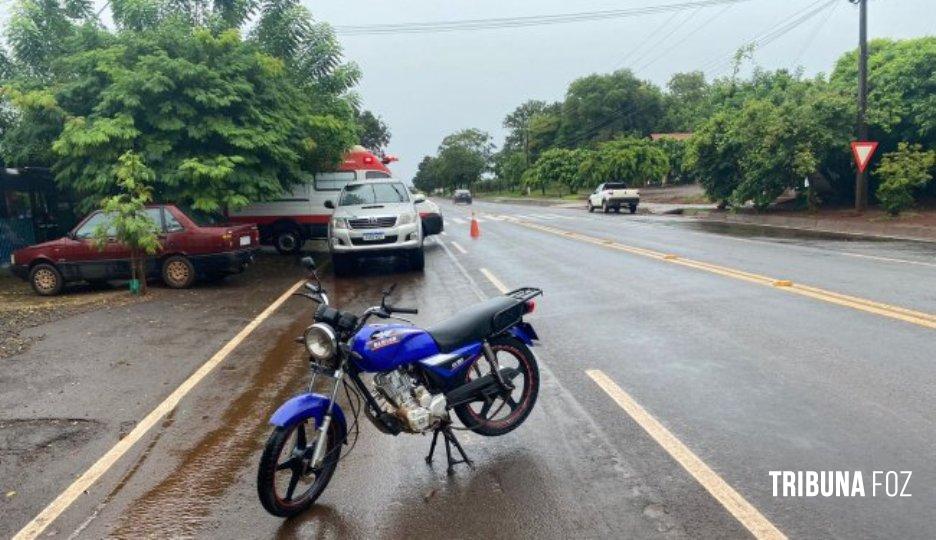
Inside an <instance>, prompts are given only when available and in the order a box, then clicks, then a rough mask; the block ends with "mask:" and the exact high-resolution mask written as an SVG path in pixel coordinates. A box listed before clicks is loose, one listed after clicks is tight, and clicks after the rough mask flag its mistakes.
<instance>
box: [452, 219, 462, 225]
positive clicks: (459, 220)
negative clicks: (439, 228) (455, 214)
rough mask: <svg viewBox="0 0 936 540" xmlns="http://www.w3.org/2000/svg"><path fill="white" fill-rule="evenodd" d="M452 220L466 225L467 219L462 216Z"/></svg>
mask: <svg viewBox="0 0 936 540" xmlns="http://www.w3.org/2000/svg"><path fill="white" fill-rule="evenodd" d="M452 221H454V222H455V223H457V224H458V225H464V224H465V220H464V219H462V218H452Z"/></svg>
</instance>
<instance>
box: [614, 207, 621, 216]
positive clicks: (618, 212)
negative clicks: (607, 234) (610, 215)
mask: <svg viewBox="0 0 936 540" xmlns="http://www.w3.org/2000/svg"><path fill="white" fill-rule="evenodd" d="M614 213H615V214H620V213H621V207H620V206H615V207H614Z"/></svg>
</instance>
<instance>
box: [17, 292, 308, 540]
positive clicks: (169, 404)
mask: <svg viewBox="0 0 936 540" xmlns="http://www.w3.org/2000/svg"><path fill="white" fill-rule="evenodd" d="M303 283H305V281H298V282H296V284H295V285H293V286H291V287H290V288H289V289H287V290H286V292H284V293H283V294H282V296H280V297H279V298H277V299H276V300H275V301H274V302H273V303H272V304H270V305H269V306H267V308H266V309H264V310H263V311H262V312H261V313H260V314H259V315H257V316H256V318H254V320H252V321H250V323H249V324H247V326H245V327H244V328H243V329H241V331H240V332H238V333H237V335H236V336H234V337H233V338H232V339H231V341H228V342H227V343H226V344H225V345H224V347H221V349H220V350H219V351H218V352H216V353H215V354H214V356H212V357H211V358H209V359H208V361H207V362H205V363H204V364H202V366H201V367H200V368H198V370H197V371H195V373H192V374H191V375H190V376H189V378H188V379H185V381H184V382H183V383H182V384H181V385H179V387H178V388H176V389H175V390H174V391H173V392H172V393H171V394H169V397H167V398H166V399H164V400H163V402H162V403H160V404H159V405H157V406H156V408H155V409H153V410H152V412H150V413H149V414H148V415H146V417H145V418H143V420H141V421H140V423H139V424H137V425H136V427H135V428H133V430H132V431H131V432H130V433H129V434H127V436H125V437H124V438H123V439H120V441H119V442H117V444H115V445H114V446H113V447H112V448H111V449H110V450H108V451H107V453H106V454H104V455H103V456H101V458H100V459H98V460H97V462H96V463H95V464H94V465H92V466H91V467H90V468H89V469H88V470H86V471H85V472H84V474H82V475H81V476H79V477H78V479H77V480H75V481H74V482H72V484H71V485H70V486H68V487H67V488H66V489H65V491H63V492H62V493H61V494H60V495H59V496H58V497H56V498H55V500H54V501H52V502H51V503H49V505H48V506H46V507H45V509H43V510H42V512H39V515H37V516H36V517H34V518H33V519H32V521H30V522H29V523H27V524H26V526H25V527H23V528H22V530H20V532H18V533H16V536H14V537H13V540H27V539H29V540H31V539H33V538H36V537H37V536H39V535H40V534H42V531H44V530H45V528H46V527H48V526H49V525H51V524H52V522H53V521H55V519H56V518H57V517H58V516H59V515H61V514H62V512H64V511H65V510H66V509H67V508H68V507H69V506H71V504H72V503H73V502H75V499H77V498H78V497H80V496H81V494H82V493H84V492H85V491H87V490H88V489H89V488H90V487H91V485H92V484H94V482H96V481H97V480H98V479H99V478H100V477H101V476H102V475H103V474H104V473H106V472H107V471H108V470H109V469H110V468H111V467H112V466H113V465H114V463H116V462H117V460H119V459H120V458H121V457H122V456H123V455H124V454H125V453H127V451H128V450H130V448H131V447H132V446H133V445H134V444H135V443H136V442H137V441H139V440H140V439H141V438H143V436H144V435H146V433H147V432H148V431H149V430H150V429H151V428H152V427H153V426H154V425H156V424H157V423H159V422H160V421H161V420H162V419H163V417H165V416H166V415H167V414H169V413H170V412H171V411H172V410H173V409H175V408H176V406H177V405H178V404H179V402H180V401H182V398H184V397H185V396H186V394H188V393H189V392H190V391H191V390H192V389H193V388H195V386H196V385H198V383H199V382H201V381H202V379H204V378H205V377H206V376H207V375H208V374H209V373H211V371H212V370H214V368H216V367H217V366H218V364H220V363H221V362H223V361H224V359H225V358H227V357H228V355H229V354H231V351H233V350H234V349H235V348H236V347H237V346H238V345H240V344H241V342H243V341H244V340H245V339H246V338H247V336H249V335H250V334H251V333H252V332H253V331H254V330H256V329H257V327H258V326H260V324H261V323H262V322H263V321H265V320H266V319H267V318H268V317H269V316H270V315H272V314H273V312H274V311H276V310H277V308H279V307H280V306H281V305H282V304H283V302H285V301H286V300H287V299H289V297H290V295H292V293H294V292H296V289H298V288H299V287H301V286H302V284H303Z"/></svg>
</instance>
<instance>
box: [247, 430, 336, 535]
mask: <svg viewBox="0 0 936 540" xmlns="http://www.w3.org/2000/svg"><path fill="white" fill-rule="evenodd" d="M300 429H301V430H302V432H303V439H305V443H306V444H304V445H300V444H299V443H300V439H299V437H298V432H299V430H300ZM306 431H310V432H313V433H317V432H315V431H314V430H313V428H312V425H311V422H310V423H306V422H299V423H297V424H295V425H293V426H288V427H277V428H276V429H274V430H273V433H272V434H270V438H269V439H267V443H266V447H264V449H263V455H261V456H260V467H259V468H258V470H257V495H259V496H260V504H262V505H263V508H264V509H265V510H266V511H267V512H269V513H271V514H273V515H274V516H278V517H292V516H296V515H298V514H301V513H302V512H305V511H306V510H308V509H309V507H310V506H312V505H313V504H315V501H316V500H318V498H319V496H320V495H321V494H322V492H323V491H325V488H326V487H328V482H329V481H330V480H331V477H332V475H333V474H334V473H335V468H336V467H337V466H338V460H339V459H340V457H341V455H340V454H341V444H342V442H343V441H341V440H340V438H341V437H340V435H339V431H338V423H337V422H334V421H332V423H331V425H330V426H329V428H328V446H327V447H326V454H325V460H324V462H323V463H322V466H321V468H320V469H319V471H318V472H317V473H311V472H310V473H308V474H303V471H302V469H304V468H305V467H306V466H308V463H305V462H303V460H301V459H297V457H296V455H297V454H299V453H301V452H300V451H299V449H300V448H302V449H304V448H307V447H309V446H311V445H312V444H313V442H314V441H309V440H308V439H307V438H306V435H305V433H306ZM293 433H297V437H296V441H295V445H293V447H292V448H291V449H290V450H289V453H290V455H291V457H290V459H288V460H283V461H280V456H281V454H282V453H283V449H284V446H285V445H286V444H287V443H288V442H290V441H291V440H292V439H293V437H292V435H293ZM294 460H296V461H294ZM290 462H293V465H292V466H288V467H283V466H284V465H287V464H288V463H290ZM300 467H301V468H300ZM278 472H280V473H284V474H287V475H289V477H290V481H289V482H287V485H286V491H285V493H283V495H286V496H285V497H280V494H279V493H278V490H277V486H276V478H277V473H278ZM310 474H315V477H314V479H313V480H312V482H311V485H310V486H309V487H308V488H307V489H306V490H305V491H303V492H302V493H301V494H300V495H299V496H298V497H297V496H295V492H294V491H293V493H289V486H290V485H292V487H293V490H295V489H296V488H297V487H298V486H299V480H301V479H302V478H303V477H307V476H308V475H310Z"/></svg>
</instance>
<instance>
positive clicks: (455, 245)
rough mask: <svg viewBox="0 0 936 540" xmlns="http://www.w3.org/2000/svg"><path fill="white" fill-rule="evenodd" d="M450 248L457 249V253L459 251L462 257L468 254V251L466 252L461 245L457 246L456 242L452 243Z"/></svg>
mask: <svg viewBox="0 0 936 540" xmlns="http://www.w3.org/2000/svg"><path fill="white" fill-rule="evenodd" d="M452 246H454V247H455V249H457V250H458V251H460V252H461V253H462V255H467V254H468V250H466V249H465V248H463V247H461V244H459V243H458V242H454V241H453V242H452Z"/></svg>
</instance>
